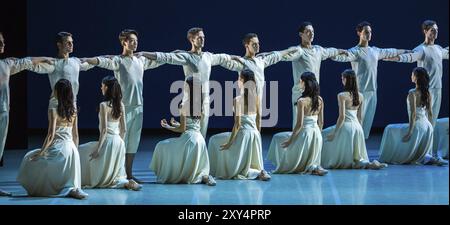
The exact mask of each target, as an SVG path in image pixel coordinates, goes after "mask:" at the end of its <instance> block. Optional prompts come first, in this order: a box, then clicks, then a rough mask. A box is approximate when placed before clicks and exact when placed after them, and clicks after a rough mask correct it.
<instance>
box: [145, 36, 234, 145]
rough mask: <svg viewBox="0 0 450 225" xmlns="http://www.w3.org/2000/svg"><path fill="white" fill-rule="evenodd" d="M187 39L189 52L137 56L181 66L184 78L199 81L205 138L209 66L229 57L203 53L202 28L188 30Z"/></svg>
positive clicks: (202, 130) (218, 63) (152, 53)
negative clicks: (192, 78) (191, 77)
mask: <svg viewBox="0 0 450 225" xmlns="http://www.w3.org/2000/svg"><path fill="white" fill-rule="evenodd" d="M187 39H188V40H189V42H190V43H191V50H190V51H178V52H172V53H163V52H140V53H138V54H139V55H143V56H145V57H147V58H149V59H153V60H156V61H157V62H161V63H167V64H172V65H181V66H183V71H184V74H185V76H186V77H187V76H189V75H192V76H194V77H197V78H199V79H200V82H201V85H202V88H201V91H202V100H203V102H202V104H203V112H202V113H203V116H202V120H201V122H200V131H201V133H202V135H203V137H206V131H207V129H208V119H209V118H208V116H209V107H210V106H209V104H210V103H209V77H210V75H211V66H216V65H224V63H226V62H227V61H230V60H231V56H229V55H227V54H213V53H210V52H203V51H202V49H203V47H204V45H205V34H204V32H203V29H202V28H198V27H194V28H191V29H189V30H188V32H187ZM183 99H185V98H183Z"/></svg>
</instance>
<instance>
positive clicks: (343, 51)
mask: <svg viewBox="0 0 450 225" xmlns="http://www.w3.org/2000/svg"><path fill="white" fill-rule="evenodd" d="M338 52H339V55H345V56H348V52H347V50H344V49H338Z"/></svg>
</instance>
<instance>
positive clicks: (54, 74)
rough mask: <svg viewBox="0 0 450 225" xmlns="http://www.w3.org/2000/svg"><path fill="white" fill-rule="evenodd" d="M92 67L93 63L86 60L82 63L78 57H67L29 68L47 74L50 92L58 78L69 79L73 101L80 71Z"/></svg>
mask: <svg viewBox="0 0 450 225" xmlns="http://www.w3.org/2000/svg"><path fill="white" fill-rule="evenodd" d="M93 67H94V66H93V65H89V64H88V63H86V62H84V63H82V62H81V61H80V59H78V58H75V57H70V58H67V59H63V58H59V59H58V58H55V60H54V62H53V64H48V63H39V64H37V65H35V66H33V67H32V68H31V69H30V70H31V71H33V72H35V73H39V74H48V79H49V81H50V88H51V89H52V92H53V91H54V89H55V84H56V82H58V80H60V79H67V80H69V82H70V84H71V85H72V91H73V97H74V101H75V102H76V99H77V95H78V90H79V88H80V82H79V75H80V71H87V70H89V69H91V68H93Z"/></svg>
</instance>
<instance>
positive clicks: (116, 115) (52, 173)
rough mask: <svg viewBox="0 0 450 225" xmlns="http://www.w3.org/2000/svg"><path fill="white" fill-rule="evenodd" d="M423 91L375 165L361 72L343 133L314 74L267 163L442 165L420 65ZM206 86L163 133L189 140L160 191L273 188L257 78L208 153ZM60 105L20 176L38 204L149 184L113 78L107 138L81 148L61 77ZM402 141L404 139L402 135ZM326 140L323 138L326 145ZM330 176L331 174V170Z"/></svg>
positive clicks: (105, 111)
mask: <svg viewBox="0 0 450 225" xmlns="http://www.w3.org/2000/svg"><path fill="white" fill-rule="evenodd" d="M411 80H412V82H413V83H414V84H415V87H414V88H413V89H411V90H410V91H409V93H408V97H407V102H408V109H409V110H408V112H409V115H410V123H409V125H406V127H408V128H409V129H408V131H407V132H406V133H404V132H403V130H404V127H399V126H391V125H389V126H388V127H387V128H386V129H385V132H384V135H383V140H382V144H381V148H380V161H382V162H383V163H380V162H378V161H377V160H373V161H369V158H368V155H367V150H366V145H365V138H364V132H363V129H362V127H361V124H360V121H361V106H362V104H363V103H364V98H363V96H362V94H361V93H360V92H359V91H358V85H357V77H356V75H355V72H354V71H353V70H351V69H347V70H345V71H344V72H343V73H342V84H343V91H342V92H341V93H339V94H338V102H339V118H338V121H337V123H336V125H335V126H332V127H330V128H327V129H324V130H323V131H322V126H323V109H324V105H325V104H324V101H323V99H322V98H321V97H320V91H319V84H318V82H317V80H316V78H315V75H314V74H313V73H311V72H305V73H303V74H302V75H301V79H300V82H299V83H298V85H299V86H300V88H302V89H303V90H304V92H303V93H302V96H301V97H300V98H299V99H298V100H297V104H296V106H297V109H298V110H297V124H296V125H295V127H294V129H293V131H292V132H282V133H278V134H275V135H274V137H273V138H272V143H271V144H270V149H269V154H268V159H269V160H270V161H272V162H273V163H274V164H275V166H276V169H275V170H274V171H273V173H278V174H283V173H308V174H312V175H319V176H323V175H325V174H327V173H328V171H327V170H326V169H350V168H352V169H375V170H378V169H381V168H385V167H387V164H386V163H392V164H410V163H420V164H436V165H444V164H446V163H445V162H443V161H439V160H436V159H435V158H433V157H431V155H430V153H431V146H432V141H433V127H432V125H431V120H432V114H431V110H430V109H431V105H430V104H431V103H430V99H431V97H430V93H429V91H428V83H429V76H428V73H427V71H426V70H425V69H424V68H421V67H417V68H415V69H414V70H413V72H412V76H411ZM200 83H201V82H200V81H199V80H198V79H197V78H194V77H193V76H189V77H188V78H187V79H186V80H185V90H187V91H185V92H184V94H185V95H186V98H185V99H186V100H185V101H183V102H182V103H181V104H180V107H179V109H180V121H176V120H175V119H173V118H172V119H171V120H170V122H167V121H166V120H165V119H163V120H161V126H162V127H164V128H166V129H169V130H171V131H174V132H178V133H181V135H180V136H179V137H177V138H170V139H167V140H164V141H161V142H159V143H158V144H157V145H156V147H155V149H154V153H153V157H152V159H151V164H150V169H151V170H153V171H154V172H155V174H156V177H157V182H158V183H188V184H190V183H204V184H207V185H210V186H214V185H216V181H215V179H214V177H216V178H219V179H258V180H262V181H268V180H270V179H271V176H270V175H269V174H268V173H267V172H266V171H265V170H264V163H263V157H262V144H261V143H262V142H261V135H260V119H261V116H260V108H259V96H258V94H257V91H256V85H255V77H254V73H253V72H252V71H251V70H243V71H242V72H241V73H240V75H239V80H238V84H239V88H240V90H241V91H240V94H239V95H238V96H237V97H236V98H235V99H234V104H233V107H234V113H235V116H234V119H235V123H234V126H233V130H232V132H227V133H220V134H216V135H214V136H212V137H211V139H210V141H209V145H208V148H207V146H206V142H205V139H204V138H203V136H202V135H201V132H200V120H201V117H202V113H196V112H195V110H194V109H195V108H196V107H199V108H201V107H202V100H201V95H195V94H194V89H195V88H197V87H198V86H196V85H201V84H200ZM54 90H55V93H54V94H55V97H56V99H57V107H56V108H55V109H51V110H50V111H49V121H50V126H49V131H48V136H47V138H46V140H45V142H44V146H43V147H42V148H41V149H37V150H33V151H30V152H28V153H27V154H26V155H25V157H24V159H23V161H22V163H21V165H20V169H19V174H18V177H17V179H18V181H19V182H20V183H21V184H22V185H23V187H24V188H25V189H26V190H27V192H28V194H29V195H30V196H53V197H54V196H69V197H73V198H76V199H84V198H86V197H87V196H88V195H87V194H86V193H85V192H84V191H82V189H81V187H84V188H126V189H130V190H135V191H137V190H140V189H141V188H142V186H141V185H140V184H138V183H136V182H135V181H133V180H132V179H126V174H125V168H124V161H125V144H124V141H123V137H124V134H125V133H126V126H125V118H124V117H125V116H124V112H125V111H124V105H123V103H122V93H121V88H120V84H119V83H118V81H117V80H116V79H115V78H114V77H112V76H108V77H105V78H104V79H103V81H102V86H101V90H102V93H103V95H104V97H105V100H104V101H103V102H101V103H100V106H99V121H100V126H99V127H100V139H99V141H96V142H89V143H86V144H82V145H80V146H79V147H78V148H77V147H76V144H75V143H74V141H73V137H74V136H77V135H78V134H77V133H78V131H77V127H76V124H77V122H76V118H77V117H76V113H77V111H76V108H75V106H74V102H73V101H74V98H73V93H72V87H71V83H70V82H69V81H68V80H66V79H60V80H59V81H58V82H57V83H56V85H55V88H54ZM400 135H403V137H402V136H400ZM322 137H324V138H322ZM324 168H326V169H324Z"/></svg>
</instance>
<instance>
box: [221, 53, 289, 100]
mask: <svg viewBox="0 0 450 225" xmlns="http://www.w3.org/2000/svg"><path fill="white" fill-rule="evenodd" d="M240 58H241V61H242V62H243V63H244V64H242V63H241V62H238V61H236V60H228V61H226V62H225V63H223V64H221V66H222V67H224V68H226V69H228V70H232V71H236V72H238V73H239V72H241V71H242V70H244V69H249V70H251V71H253V73H254V74H255V81H256V85H258V86H257V88H258V95H259V96H260V97H262V96H261V95H262V91H263V88H264V82H265V76H264V69H265V68H266V67H268V66H271V65H273V64H275V63H277V62H279V61H281V59H282V56H281V52H279V51H273V52H269V53H262V54H259V55H257V56H256V57H254V58H248V57H240Z"/></svg>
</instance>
